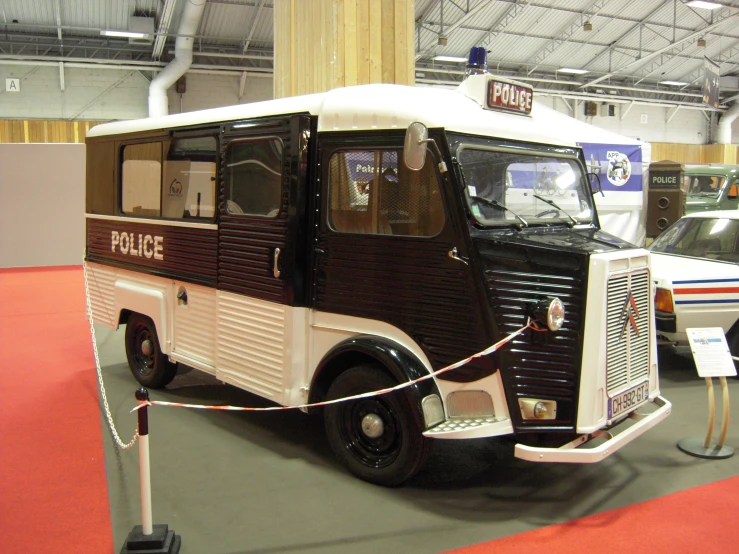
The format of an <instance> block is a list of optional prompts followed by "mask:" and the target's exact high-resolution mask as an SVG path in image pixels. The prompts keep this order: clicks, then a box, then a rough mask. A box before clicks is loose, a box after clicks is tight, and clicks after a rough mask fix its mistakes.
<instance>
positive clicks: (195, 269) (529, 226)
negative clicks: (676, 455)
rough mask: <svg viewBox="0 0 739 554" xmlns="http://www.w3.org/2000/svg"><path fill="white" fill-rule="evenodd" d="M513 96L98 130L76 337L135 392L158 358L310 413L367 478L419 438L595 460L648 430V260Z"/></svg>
mask: <svg viewBox="0 0 739 554" xmlns="http://www.w3.org/2000/svg"><path fill="white" fill-rule="evenodd" d="M550 112H551V110H547V109H546V108H544V107H541V106H533V108H532V90H531V89H530V88H529V87H527V86H524V85H520V84H516V83H512V82H508V81H504V80H500V79H496V78H494V77H493V76H491V75H487V74H482V75H474V76H471V77H469V78H468V79H467V80H466V81H465V82H464V83H463V84H462V85H461V86H460V87H459V89H458V90H443V89H434V88H413V87H403V86H396V85H367V86H358V87H348V88H344V89H337V90H333V91H330V92H327V93H323V94H315V95H310V96H303V97H294V98H286V99H281V100H273V101H268V102H261V103H255V104H247V105H240V106H234V107H228V108H218V109H213V110H206V111H200V112H193V113H185V114H179V115H171V116H166V117H161V118H151V119H145V120H139V121H123V122H116V123H109V124H105V125H100V126H98V127H95V128H94V129H93V130H92V131H91V132H90V134H89V136H88V139H87V164H88V165H87V270H88V272H89V293H90V297H91V301H92V311H93V317H94V320H95V321H96V322H97V323H100V324H104V325H107V326H110V327H112V328H117V327H119V326H121V325H126V339H125V343H126V353H127V356H128V361H129V364H130V367H131V370H132V372H133V374H134V376H135V377H136V379H137V380H138V381H139V382H140V383H141V384H143V385H145V386H148V387H162V386H164V385H166V384H167V383H169V382H170V381H171V380H172V379H173V378H174V376H175V373H176V370H177V364H178V363H179V364H186V365H188V366H191V367H194V368H197V369H199V370H202V371H205V372H208V373H211V374H213V375H214V376H215V377H216V378H218V379H220V380H221V381H223V382H225V383H229V384H231V385H234V386H237V387H241V388H243V389H245V390H247V391H250V392H252V393H254V394H257V395H260V396H262V397H264V398H267V399H269V400H271V401H274V402H275V403H277V404H280V405H284V406H298V405H302V404H305V403H313V402H319V401H322V400H324V399H327V398H341V397H345V396H350V395H354V394H357V393H364V392H368V391H373V390H377V389H383V388H386V387H390V386H392V385H395V384H398V383H400V382H404V381H409V380H415V379H417V378H419V377H422V376H424V375H428V374H429V373H430V372H433V371H435V370H438V369H440V368H442V367H445V366H447V365H449V364H452V363H454V362H456V361H458V360H461V359H464V358H466V357H468V356H470V355H472V354H474V353H477V352H479V351H482V350H484V349H486V348H487V347H488V346H490V345H491V344H494V343H495V342H497V341H499V340H501V339H503V338H505V337H507V336H509V335H510V334H511V333H513V332H515V331H517V330H520V329H521V328H522V327H525V326H526V325H527V322H528V320H529V317H530V316H531V317H534V318H535V319H537V321H538V325H539V327H541V329H539V330H533V329H531V328H529V329H526V331H525V332H524V333H523V334H521V335H519V336H517V337H516V338H515V339H514V340H512V341H511V342H509V343H508V344H507V345H505V346H504V347H503V348H501V349H500V350H499V351H497V352H496V353H494V354H492V355H489V356H484V357H480V358H475V359H473V360H472V361H471V362H469V363H467V364H466V365H464V366H462V367H460V368H458V369H455V370H453V371H449V372H447V373H444V374H441V375H438V376H435V377H434V378H433V379H427V380H424V381H421V382H418V383H416V384H414V385H413V386H412V387H408V388H406V389H403V390H402V391H398V392H395V393H392V394H384V395H377V396H370V397H368V398H363V399H361V400H355V401H351V402H344V403H338V404H333V405H331V406H329V407H326V408H321V409H318V410H313V411H316V412H318V413H321V412H322V416H323V418H324V420H325V427H326V431H327V435H328V439H329V442H330V444H331V446H332V448H333V450H334V451H335V452H336V454H337V455H338V457H339V458H340V459H341V460H342V461H343V462H344V463H345V464H346V465H347V466H348V468H349V469H350V470H351V471H352V472H353V473H354V474H356V475H357V476H359V477H361V478H362V479H365V480H368V481H371V482H374V483H378V484H382V485H396V484H399V483H402V482H403V481H405V480H407V479H408V478H409V477H411V476H412V475H413V474H414V473H416V471H417V470H418V469H419V468H420V467H421V465H422V463H423V462H424V460H425V459H426V458H427V456H428V454H429V452H430V446H431V444H432V443H433V440H432V439H465V438H479V437H497V436H504V435H513V436H515V437H516V440H517V444H516V447H515V455H516V456H517V457H519V458H523V459H526V460H530V461H544V462H546V461H550V462H596V461H599V460H601V459H603V458H605V457H606V456H608V455H609V454H612V453H613V452H615V451H616V450H618V449H619V448H620V447H621V446H623V445H625V444H627V443H628V442H630V441H631V440H632V439H634V438H636V437H637V436H639V435H641V434H642V433H643V432H645V431H646V430H647V429H649V428H650V427H652V426H654V425H655V424H657V423H658V422H659V421H661V420H662V419H664V418H665V417H667V415H668V414H669V411H670V403H669V402H668V401H666V400H665V399H664V398H662V397H661V396H660V393H659V384H658V376H657V358H656V347H655V342H654V336H655V331H654V323H653V321H654V318H653V306H652V291H651V285H650V283H651V280H650V275H649V266H648V257H647V252H646V251H645V250H642V249H635V248H633V246H632V245H630V244H628V243H625V242H623V241H621V240H619V239H617V238H615V237H613V236H610V235H608V234H606V233H604V232H602V231H601V230H600V229H599V225H598V217H597V214H596V211H595V207H594V204H593V200H592V193H591V190H590V187H589V183H588V179H587V177H586V173H585V171H586V170H585V164H584V159H583V153H582V151H581V150H580V149H579V148H578V147H577V146H576V144H575V142H574V141H573V140H571V139H569V138H565V137H566V133H565V130H564V129H563V128H561V127H559V128H558V127H557V125H555V124H552V123H551V121H550V119H549V118H550V116H551V113H553V112H551V113H550Z"/></svg>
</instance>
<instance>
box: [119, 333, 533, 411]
mask: <svg viewBox="0 0 739 554" xmlns="http://www.w3.org/2000/svg"><path fill="white" fill-rule="evenodd" d="M526 329H533V330H534V331H542V330H543V329H540V328H539V327H537V326H536V324H535V323H534V322H533V321H532V320H531V319H529V320H528V322H527V323H526V325H524V326H523V327H521V328H520V329H518V330H517V331H514V332H513V333H511V334H510V335H508V336H507V337H506V338H504V339H502V340H500V341H498V342H496V343H495V344H494V345H492V346H490V347H488V348H486V349H485V350H482V351H481V352H478V353H477V354H473V355H472V356H470V357H469V358H465V359H464V360H460V361H458V362H456V363H453V364H451V365H448V366H446V367H442V368H441V369H437V370H436V371H434V372H432V373H429V374H428V375H424V376H422V377H419V378H418V379H414V380H412V381H405V382H403V383H400V384H398V385H395V386H394V387H390V388H387V389H381V390H376V391H371V392H365V393H362V394H355V395H354V396H347V397H344V398H336V399H334V400H325V401H323V402H315V403H313V404H299V405H297V406H269V407H266V408H248V407H243V406H205V405H203V404H184V403H181V402H165V401H162V400H150V401H148V402H142V403H140V404H139V405H138V406H136V407H135V408H134V409H133V410H131V411H132V412H133V411H136V410H138V409H139V408H141V407H142V406H170V407H174V408H192V409H196V410H230V411H237V412H273V411H279V410H296V409H298V410H299V409H306V408H318V407H321V406H328V405H330V404H338V403H339V402H347V401H349V400H359V399H360V398H370V397H372V396H379V395H381V394H387V393H389V392H394V391H397V390H401V389H404V388H406V387H410V386H412V385H415V384H416V383H420V382H421V381H425V380H427V379H432V378H434V377H437V376H438V375H441V374H442V373H446V372H448V371H452V370H453V369H457V368H458V367H461V366H463V365H465V364H467V363H469V362H470V361H471V360H473V359H474V358H480V357H482V356H487V355H488V354H492V353H493V352H495V351H496V350H498V349H499V348H500V347H501V346H503V345H504V344H506V343H508V342H510V341H511V340H513V339H514V338H516V337H517V336H519V335H521V334H523V332H524V331H526Z"/></svg>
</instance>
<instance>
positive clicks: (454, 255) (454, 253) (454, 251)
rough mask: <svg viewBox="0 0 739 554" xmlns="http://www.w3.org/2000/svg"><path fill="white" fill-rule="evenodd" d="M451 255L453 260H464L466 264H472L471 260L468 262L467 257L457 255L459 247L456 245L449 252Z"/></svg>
mask: <svg viewBox="0 0 739 554" xmlns="http://www.w3.org/2000/svg"><path fill="white" fill-rule="evenodd" d="M448 254H449V257H450V258H451V259H452V260H457V261H458V262H462V263H463V264H464V265H470V262H468V261H467V260H466V259H465V258H462V257H461V256H458V255H457V247H456V246H455V247H454V248H452V249H451V250H450V251H449V252H448Z"/></svg>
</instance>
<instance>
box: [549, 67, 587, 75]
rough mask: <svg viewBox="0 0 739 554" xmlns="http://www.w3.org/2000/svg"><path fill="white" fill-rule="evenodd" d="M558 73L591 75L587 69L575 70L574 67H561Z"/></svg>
mask: <svg viewBox="0 0 739 554" xmlns="http://www.w3.org/2000/svg"><path fill="white" fill-rule="evenodd" d="M557 71H559V72H560V73H574V74H575V75H584V74H585V73H589V71H588V70H587V69H573V68H572V67H560V68H559V69H558V70H557Z"/></svg>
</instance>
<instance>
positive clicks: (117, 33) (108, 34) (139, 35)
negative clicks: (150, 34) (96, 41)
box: [100, 31, 146, 38]
mask: <svg viewBox="0 0 739 554" xmlns="http://www.w3.org/2000/svg"><path fill="white" fill-rule="evenodd" d="M100 36H103V37H124V38H145V37H146V33H134V32H131V31H100Z"/></svg>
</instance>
